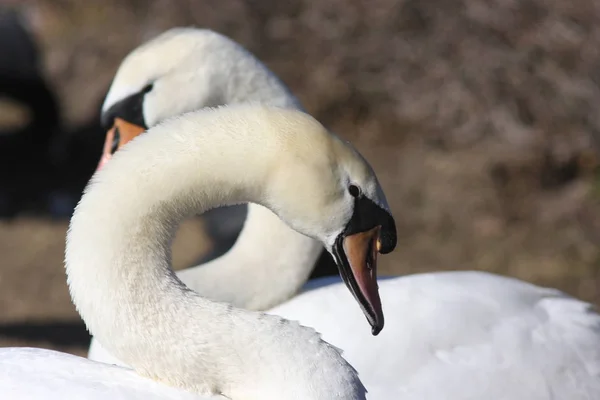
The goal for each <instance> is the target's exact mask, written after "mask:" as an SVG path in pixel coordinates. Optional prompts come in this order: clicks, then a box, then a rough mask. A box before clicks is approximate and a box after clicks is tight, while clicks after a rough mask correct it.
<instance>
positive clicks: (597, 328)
mask: <svg viewBox="0 0 600 400" xmlns="http://www.w3.org/2000/svg"><path fill="white" fill-rule="evenodd" d="M200 31H202V30H194V29H182V30H177V31H173V32H171V34H170V35H172V36H170V39H169V40H172V41H173V42H171V43H172V46H174V47H177V48H178V49H179V52H180V53H178V54H183V53H185V51H184V49H186V46H185V45H184V44H183V42H185V41H187V40H190V43H191V42H193V40H191V39H190V37H193V36H194V35H196V34H198V36H199V37H200V36H202V34H199V33H198V32H200ZM167 37H169V35H167ZM179 40H181V41H182V42H181V43H182V44H181V45H179V44H176V43H179ZM151 43H152V42H149V43H148V44H146V45H145V46H146V47H145V50H144V52H150V53H153V52H155V51H156V54H159V53H161V52H163V51H164V52H167V53H168V51H167V50H166V48H165V49H161V48H160V47H153V45H152V44H151ZM163 44H166V42H163ZM167 47H168V46H167ZM194 48H195V47H194V45H192V44H190V45H189V47H188V49H189V51H193V50H192V49H194ZM136 51H138V50H136ZM144 52H142V53H144ZM134 54H138V53H136V52H134V53H132V55H130V56H129V57H130V58H128V59H127V60H125V61H124V62H123V64H122V65H121V67H120V70H119V72H120V73H122V75H121V77H119V76H117V77H116V78H115V80H114V82H113V86H112V87H111V93H112V91H113V90H114V92H115V93H119V94H117V95H112V96H110V94H109V97H108V98H107V99H109V100H107V102H105V110H110V109H111V108H112V106H113V104H116V103H118V102H119V101H121V100H122V98H126V97H127V96H136V95H138V94H139V93H141V92H140V91H141V90H142V89H143V88H144V87H146V85H147V84H148V82H151V81H153V82H155V83H160V82H161V80H162V79H163V76H164V77H166V79H167V81H170V82H176V81H177V80H176V79H174V78H169V76H170V74H174V75H177V73H178V72H177V71H178V68H179V67H181V68H183V70H184V71H186V70H187V69H188V68H192V69H193V65H188V64H186V63H178V64H177V65H167V66H165V65H163V64H162V62H163V60H167V61H168V60H170V58H168V57H165V58H161V59H160V60H158V59H157V60H156V61H155V62H154V63H153V64H149V63H146V64H143V65H145V66H146V68H150V70H148V74H149V75H148V76H146V78H144V74H143V73H137V74H136V73H135V72H136V71H137V69H135V67H134V65H136V64H139V65H142V63H141V62H140V63H136V62H135V60H136V57H135V56H133V55H134ZM189 57H190V63H192V64H193V63H201V62H202V60H206V59H207V58H208V57H210V54H208V55H205V54H204V53H203V52H202V51H198V58H195V56H194V57H192V56H189ZM193 60H195V61H193ZM129 61H131V64H129ZM155 68H156V69H157V70H154V69H155ZM127 70H130V72H126V71H127ZM248 70H249V69H246V70H245V71H248ZM122 71H125V72H122ZM127 75H131V77H132V78H128V77H127ZM184 75H185V74H184ZM133 78H135V79H137V80H138V81H137V82H136V83H135V84H128V82H131V79H133ZM182 81H184V80H182ZM128 85H129V86H128ZM123 86H127V87H128V89H127V90H126V91H125V92H122V90H123V89H121V88H120V87H123ZM155 90H156V87H155V88H153V89H152V90H150V91H149V92H147V93H146V94H145V96H149V95H151V94H152V93H153V92H154V95H155V96H156V97H153V98H152V100H151V101H152V102H153V105H151V106H150V105H148V104H149V103H147V102H149V101H150V97H148V98H146V99H138V101H139V102H140V103H139V104H141V105H142V106H141V107H138V112H139V110H142V111H143V113H142V116H140V115H138V116H137V117H136V116H135V114H132V113H131V108H128V107H125V108H123V109H121V110H118V107H115V108H114V109H113V111H114V115H115V116H116V117H117V118H114V117H113V119H114V120H115V125H117V124H118V118H120V117H119V116H121V117H123V118H129V119H130V120H133V121H136V120H137V121H141V120H144V118H147V119H149V120H151V121H155V120H156V118H154V117H153V116H152V113H151V112H150V111H149V110H157V109H160V108H161V107H162V106H159V105H157V104H160V102H161V101H162V102H166V103H167V104H166V105H165V107H168V106H169V101H170V99H171V97H170V96H171V95H170V93H179V92H185V91H186V90H187V89H186V86H184V85H182V84H176V83H172V84H165V85H164V86H161V91H162V92H158V91H156V92H155ZM160 93H163V94H162V95H161V97H160V98H159V97H158V96H159V94H160ZM123 96H125V97H123ZM138 97H139V95H138ZM180 105H181V103H180ZM188 107H189V108H190V109H192V108H194V107H196V105H193V104H190V105H189V106H188ZM160 114H161V115H163V116H165V117H166V116H167V115H168V113H165V112H161V113H160ZM107 119H108V121H107V123H108V125H111V126H112V124H113V121H112V120H111V119H110V118H108V117H107ZM144 129H145V128H144ZM144 129H139V130H138V134H139V132H142V131H144ZM116 147H118V146H115V149H116ZM253 210H256V214H252V213H251V214H250V215H249V217H248V220H247V222H246V224H245V225H244V231H243V232H242V234H241V235H240V238H239V239H238V241H237V242H236V245H235V247H234V248H233V249H232V250H231V251H230V252H228V253H227V254H225V256H222V257H220V258H219V259H216V260H214V261H212V262H210V263H207V264H205V265H203V266H202V267H201V268H189V269H187V270H184V271H178V274H177V275H178V277H179V278H180V279H181V280H182V281H183V282H184V283H185V284H187V285H188V286H189V287H190V288H191V289H193V290H198V291H199V292H200V293H203V294H206V295H207V296H208V297H209V298H212V299H215V300H222V301H228V302H230V303H233V304H235V305H236V306H237V307H241V308H248V309H254V310H266V312H267V313H269V314H274V315H279V316H282V317H285V318H288V319H294V320H299V321H300V322H301V323H302V324H303V325H306V326H311V327H314V328H316V329H317V330H318V331H319V332H320V333H322V334H323V338H324V339H325V340H327V341H328V342H330V343H332V344H333V345H335V346H336V347H339V348H341V349H343V351H344V353H343V354H344V357H345V358H346V359H347V360H348V361H349V362H350V363H351V364H352V365H353V366H354V367H355V368H356V369H357V370H358V371H359V373H360V376H361V380H362V382H363V383H365V385H366V386H367V387H368V388H369V394H368V397H369V398H370V399H388V398H398V399H413V398H415V399H428V398H433V399H438V398H439V396H440V393H443V394H444V396H445V398H448V399H452V400H457V399H472V398H489V397H490V396H492V395H493V397H494V398H499V399H521V398H527V399H532V400H549V399H552V398H569V399H585V398H600V388H599V382H600V377H599V371H600V355H599V351H600V350H598V349H600V317H599V316H598V314H597V313H596V312H594V311H593V309H592V306H591V305H590V304H588V303H585V302H582V301H579V300H577V299H574V298H571V297H569V296H567V295H565V294H564V293H561V292H559V291H557V290H554V289H548V288H541V287H538V286H535V285H532V284H529V283H526V282H522V281H519V280H516V279H513V278H507V277H502V276H498V275H494V274H489V273H485V272H476V271H457V272H442V273H439V272H438V273H427V274H414V275H410V276H404V277H384V278H380V279H379V292H380V296H381V301H382V302H383V304H385V306H386V310H387V312H386V315H387V319H386V328H385V330H383V331H382V332H381V333H380V334H379V336H378V337H377V338H376V339H374V338H372V337H371V335H370V333H369V332H368V331H367V330H365V329H363V328H362V326H361V325H362V324H363V319H364V317H363V315H362V313H361V312H360V310H359V309H358V308H356V306H355V304H354V303H353V302H352V301H350V300H351V299H350V296H348V293H347V291H346V287H345V285H344V284H343V283H340V279H339V278H334V277H328V278H321V279H317V280H312V281H309V282H308V283H307V284H305V285H304V286H303V287H302V289H303V292H302V293H300V294H299V295H297V296H296V297H294V298H292V299H291V300H289V298H290V297H292V296H293V295H294V294H295V293H296V291H297V290H298V289H299V288H300V287H301V285H302V284H304V282H305V281H306V277H307V276H308V272H307V271H308V270H309V269H310V267H311V264H310V260H308V259H307V258H304V257H307V255H308V254H314V253H311V251H312V252H317V251H320V250H318V249H320V246H321V245H320V244H319V245H318V246H316V247H314V248H311V246H312V245H313V244H312V243H314V241H311V240H309V239H304V240H305V242H304V245H305V246H306V247H305V248H303V247H302V242H301V240H302V236H300V235H298V236H296V237H294V236H285V234H286V230H287V231H288V232H289V231H290V229H289V228H287V227H286V226H284V225H283V224H282V223H281V222H279V221H278V220H276V219H275V218H274V217H273V214H272V213H270V212H265V213H264V214H262V216H261V218H264V221H266V222H265V223H264V224H262V222H261V218H255V219H253V216H256V215H260V214H259V213H260V212H261V210H266V209H264V208H263V207H261V206H256V207H255V208H253ZM271 224H273V225H271ZM278 224H279V225H278ZM278 226H281V230H279V231H277V232H276V233H274V232H271V231H270V230H271V229H277V227H278ZM244 232H247V233H248V234H247V235H245V236H244ZM270 232H271V233H270ZM284 238H285V240H284ZM257 239H258V241H257ZM294 240H298V242H295V241H294ZM268 242H270V243H272V245H269V246H268V247H269V251H265V252H256V249H257V248H264V243H268ZM242 249H244V251H242ZM311 249H312V250H311ZM253 250H254V251H253ZM236 251H237V253H236ZM236 254H237V255H236ZM241 261H243V262H241ZM284 267H285V268H284ZM295 269H297V270H296V272H294V270H295ZM218 282H221V283H218ZM274 282H277V285H275V284H274ZM307 305H317V306H316V307H314V306H307ZM332 316H335V317H332ZM88 357H89V358H91V359H95V360H99V361H105V362H108V363H114V364H118V365H126V364H125V363H123V362H121V361H119V360H118V359H117V358H115V357H113V356H112V355H111V354H109V353H108V352H107V351H106V350H104V349H103V348H102V346H101V345H100V344H99V343H98V342H97V341H96V340H95V339H93V341H92V345H91V347H90V353H89V356H88ZM565 371H569V374H565ZM465 381H467V382H469V383H470V384H468V385H465V384H464V382H465ZM553 396H554V397H553ZM586 396H587V397H586Z"/></svg>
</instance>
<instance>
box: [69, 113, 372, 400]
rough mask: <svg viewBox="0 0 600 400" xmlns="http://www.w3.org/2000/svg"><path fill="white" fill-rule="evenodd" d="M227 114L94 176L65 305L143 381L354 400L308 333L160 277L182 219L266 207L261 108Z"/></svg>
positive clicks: (155, 138)
mask: <svg viewBox="0 0 600 400" xmlns="http://www.w3.org/2000/svg"><path fill="white" fill-rule="evenodd" d="M233 109H234V110H235V111H236V112H235V113H232V112H231V110H232V108H229V110H228V109H221V110H216V111H204V112H198V113H194V114H191V115H188V116H185V117H180V118H178V119H176V120H172V121H171V122H169V123H168V124H164V125H161V126H158V127H156V128H153V129H151V130H150V131H149V132H148V133H147V134H145V135H142V136H140V137H139V138H136V139H135V141H134V142H135V144H134V145H130V146H128V147H126V148H125V149H123V150H121V151H120V152H118V153H117V154H116V156H115V158H114V159H113V160H112V161H111V163H109V164H107V166H106V167H105V168H104V169H103V170H101V171H100V172H99V173H97V174H96V175H95V176H94V178H93V179H92V183H91V184H90V186H89V187H88V189H87V190H86V194H85V195H84V196H83V197H82V199H81V201H80V204H79V205H78V207H77V209H76V211H75V213H74V215H73V218H72V220H71V225H70V228H69V233H68V236H67V249H66V270H67V275H68V283H69V287H70V291H71V296H72V298H73V302H74V304H75V306H76V307H77V309H78V311H79V312H80V314H81V316H82V318H83V319H84V321H85V323H86V324H87V326H88V328H89V330H90V332H91V333H92V334H93V335H94V336H96V338H97V339H98V340H99V341H100V343H102V345H103V346H104V347H105V348H106V349H107V350H108V351H109V352H111V353H112V354H113V355H114V356H115V357H117V358H118V359H120V360H122V361H123V362H125V363H126V364H128V365H130V366H132V367H133V368H134V369H135V370H136V371H137V372H138V373H140V374H143V375H145V376H148V377H151V378H153V379H155V380H158V381H161V382H165V383H167V384H170V385H173V386H177V387H181V388H184V389H188V390H191V391H194V392H197V393H200V394H205V393H222V394H224V395H226V396H227V397H229V398H232V399H236V398H243V399H249V400H251V399H257V400H258V399H262V400H264V399H273V400H275V399H281V398H284V397H285V398H289V399H298V400H300V399H323V400H324V399H332V398H335V399H364V396H365V391H364V388H363V387H362V384H361V383H360V381H359V379H358V377H357V376H356V372H355V371H354V370H353V369H352V367H350V366H349V365H348V364H347V363H346V362H345V361H344V360H343V358H342V357H341V356H340V354H339V352H338V351H337V350H336V349H334V348H333V347H331V346H330V345H328V344H327V343H325V342H323V341H321V340H320V337H319V335H318V334H316V332H315V331H314V330H312V329H309V328H303V327H300V326H299V325H298V324H297V323H295V322H290V321H286V320H283V319H281V318H279V317H276V316H270V315H264V314H258V313H253V312H250V311H245V310H240V309H235V308H232V307H231V306H228V305H225V304H222V303H217V302H212V301H210V300H207V299H205V298H202V297H200V296H199V295H197V294H196V293H194V292H192V291H190V290H189V289H187V288H186V287H185V286H183V285H182V284H181V282H180V281H179V280H178V279H177V278H176V277H175V275H174V273H173V271H172V269H171V265H170V243H171V240H172V237H173V233H174V231H175V228H176V226H177V224H178V223H179V222H180V221H181V220H182V219H183V218H184V217H186V216H188V215H191V214H194V213H201V212H203V211H205V210H206V209H208V208H210V207H214V206H219V205H225V204H230V203H233V202H246V201H254V202H261V201H264V202H267V201H266V199H263V198H262V197H261V196H263V193H265V192H266V189H265V185H266V179H265V177H268V176H269V173H270V172H271V171H272V169H273V168H274V167H275V164H274V162H275V159H276V158H277V157H276V155H277V154H278V153H279V151H281V150H282V149H281V147H280V143H281V141H278V140H277V137H274V138H273V137H269V135H265V132H267V131H269V125H268V124H269V122H268V121H269V119H268V118H261V117H260V115H261V113H262V110H263V109H262V108H252V107H237V108H233ZM256 114H259V116H258V117H257V116H256ZM263 117H264V115H263ZM267 117H268V115H267ZM271 135H272V134H271ZM215 137H218V138H219V140H214V138H215ZM211 138H212V140H211ZM122 171H128V173H127V174H123V173H122Z"/></svg>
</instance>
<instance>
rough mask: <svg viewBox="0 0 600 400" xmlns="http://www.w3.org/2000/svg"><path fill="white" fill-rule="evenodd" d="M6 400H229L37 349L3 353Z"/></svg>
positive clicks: (1, 381) (0, 373) (0, 383)
mask: <svg viewBox="0 0 600 400" xmlns="http://www.w3.org/2000/svg"><path fill="white" fill-rule="evenodd" d="M0 387H1V388H2V398H4V399H10V400H41V399H44V400H59V399H60V400H62V399H86V400H107V399H112V400H225V397H223V396H218V395H217V396H210V395H208V396H200V395H197V394H193V393H189V392H187V391H185V390H182V389H177V388H172V387H169V386H166V385H162V384H160V383H157V382H154V381H152V380H150V379H148V378H144V377H141V376H139V375H138V374H136V373H135V372H134V371H132V370H131V369H126V368H122V367H117V366H112V365H106V364H102V363H98V362H94V361H90V360H86V359H84V358H81V357H77V356H74V355H71V354H66V353H60V352H57V351H53V350H46V349H35V348H10V347H9V348H4V349H0Z"/></svg>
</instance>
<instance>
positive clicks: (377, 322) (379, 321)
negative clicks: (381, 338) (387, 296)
mask: <svg viewBox="0 0 600 400" xmlns="http://www.w3.org/2000/svg"><path fill="white" fill-rule="evenodd" d="M369 324H370V325H371V334H372V335H373V336H377V335H379V332H381V331H382V329H383V326H384V320H383V315H380V316H377V317H375V318H374V319H371V318H369Z"/></svg>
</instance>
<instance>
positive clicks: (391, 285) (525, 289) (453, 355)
mask: <svg viewBox="0 0 600 400" xmlns="http://www.w3.org/2000/svg"><path fill="white" fill-rule="evenodd" d="M379 281H380V283H379V293H380V296H381V301H382V303H383V304H384V305H385V307H386V310H387V315H388V318H387V322H386V327H385V329H384V330H383V331H382V332H381V334H380V335H379V336H378V337H377V338H373V337H372V336H371V335H370V334H369V332H368V331H366V330H365V329H363V327H362V326H361V324H360V322H362V319H363V317H362V315H361V313H360V311H359V310H358V309H357V308H356V305H355V304H354V303H353V302H352V298H351V296H349V294H348V293H347V289H346V287H345V285H343V284H341V283H339V282H338V279H336V278H330V277H327V278H320V279H316V280H313V281H312V282H311V283H310V289H311V290H310V291H307V292H304V293H300V294H298V295H297V296H296V297H294V298H293V299H291V300H289V301H287V302H286V303H284V304H281V305H279V306H276V307H274V308H272V309H270V310H269V311H267V312H268V313H269V314H273V315H278V316H281V317H284V318H288V319H292V320H298V321H299V322H300V323H301V324H302V325H305V326H312V327H315V328H316V329H317V330H318V331H319V332H320V333H321V334H322V335H323V339H324V340H325V341H327V342H329V343H332V344H334V345H335V346H336V347H339V348H341V349H343V353H342V354H343V356H344V358H345V359H346V360H348V362H350V364H351V365H352V366H353V367H355V368H356V369H357V371H359V373H360V377H361V381H362V382H363V383H364V384H365V386H366V387H367V389H368V393H367V398H368V399H382V400H383V399H390V398H394V399H399V400H408V399H411V400H412V399H423V400H428V399H432V400H434V399H439V398H445V399H451V400H466V399H483V398H494V399H501V400H517V399H531V400H552V399H576V400H584V399H595V398H598V397H599V396H600V316H599V315H598V314H597V313H596V312H595V311H593V307H592V306H591V305H590V304H589V303H585V302H582V301H579V300H577V299H574V298H571V297H569V296H567V295H565V294H564V293H562V292H560V291H558V290H555V289H549V288H543V287H539V286H535V285H532V284H529V283H526V282H523V281H520V280H517V279H514V278H508V277H502V276H498V275H495V274H490V273H486V272H475V271H456V272H439V273H424V274H415V275H409V276H404V277H398V278H380V280H379ZM465 287H468V289H465ZM305 298H310V299H311V301H315V302H318V304H319V308H318V311H317V312H315V310H314V309H313V310H311V309H309V308H307V307H306V306H305V304H306V303H305ZM332 316H343V317H342V318H334V317H332ZM333 322H335V323H333ZM98 351H99V352H104V350H103V349H102V348H100V349H98ZM102 354H103V356H104V357H105V359H106V360H107V361H108V362H115V363H116V364H121V362H120V361H119V360H117V359H115V358H114V357H112V355H110V354H109V353H102ZM466 382H468V384H465V383H466ZM441 394H444V397H440V396H441Z"/></svg>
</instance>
